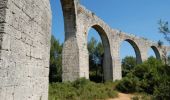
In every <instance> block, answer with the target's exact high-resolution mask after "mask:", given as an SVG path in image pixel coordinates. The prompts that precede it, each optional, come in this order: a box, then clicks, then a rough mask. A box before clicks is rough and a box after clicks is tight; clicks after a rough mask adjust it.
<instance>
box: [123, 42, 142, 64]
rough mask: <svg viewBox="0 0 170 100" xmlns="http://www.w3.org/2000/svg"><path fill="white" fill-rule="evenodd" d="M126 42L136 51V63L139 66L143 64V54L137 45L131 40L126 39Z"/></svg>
mask: <svg viewBox="0 0 170 100" xmlns="http://www.w3.org/2000/svg"><path fill="white" fill-rule="evenodd" d="M124 41H126V42H128V43H129V44H130V45H131V46H132V47H133V49H134V51H135V55H136V63H137V64H140V63H142V57H141V52H140V49H139V48H138V46H137V44H136V43H135V42H134V41H133V40H131V39H125V40H124ZM122 42H123V41H122Z"/></svg>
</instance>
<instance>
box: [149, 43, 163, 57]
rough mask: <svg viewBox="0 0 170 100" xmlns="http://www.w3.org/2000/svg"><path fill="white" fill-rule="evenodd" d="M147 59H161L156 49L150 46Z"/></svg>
mask: <svg viewBox="0 0 170 100" xmlns="http://www.w3.org/2000/svg"><path fill="white" fill-rule="evenodd" d="M149 57H154V58H156V59H158V60H160V59H161V57H160V53H159V51H158V49H157V48H156V47H155V46H151V47H150V49H149V50H148V58H149Z"/></svg>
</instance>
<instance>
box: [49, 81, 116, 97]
mask: <svg viewBox="0 0 170 100" xmlns="http://www.w3.org/2000/svg"><path fill="white" fill-rule="evenodd" d="M116 96H117V92H116V91H115V90H114V83H94V82H90V81H89V80H86V79H84V78H83V79H79V80H76V81H74V82H66V83H52V84H50V86H49V100H96V99H106V98H114V97H116Z"/></svg>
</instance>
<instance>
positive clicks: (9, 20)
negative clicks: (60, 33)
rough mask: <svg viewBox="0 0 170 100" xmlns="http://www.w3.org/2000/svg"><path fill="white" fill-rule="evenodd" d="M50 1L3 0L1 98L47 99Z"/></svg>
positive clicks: (0, 18)
mask: <svg viewBox="0 0 170 100" xmlns="http://www.w3.org/2000/svg"><path fill="white" fill-rule="evenodd" d="M50 37H51V9H50V3H49V0H0V100H47V99H48V74H49V54H50Z"/></svg>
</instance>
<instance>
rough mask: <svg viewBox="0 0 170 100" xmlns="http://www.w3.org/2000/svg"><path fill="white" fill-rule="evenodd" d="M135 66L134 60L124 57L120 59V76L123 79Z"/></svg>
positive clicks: (130, 57)
mask: <svg viewBox="0 0 170 100" xmlns="http://www.w3.org/2000/svg"><path fill="white" fill-rule="evenodd" d="M135 66H136V58H134V57H132V56H126V57H125V58H124V59H122V76H123V77H125V76H126V75H127V74H128V73H129V72H130V71H131V70H132V69H133V68H134V67H135Z"/></svg>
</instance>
